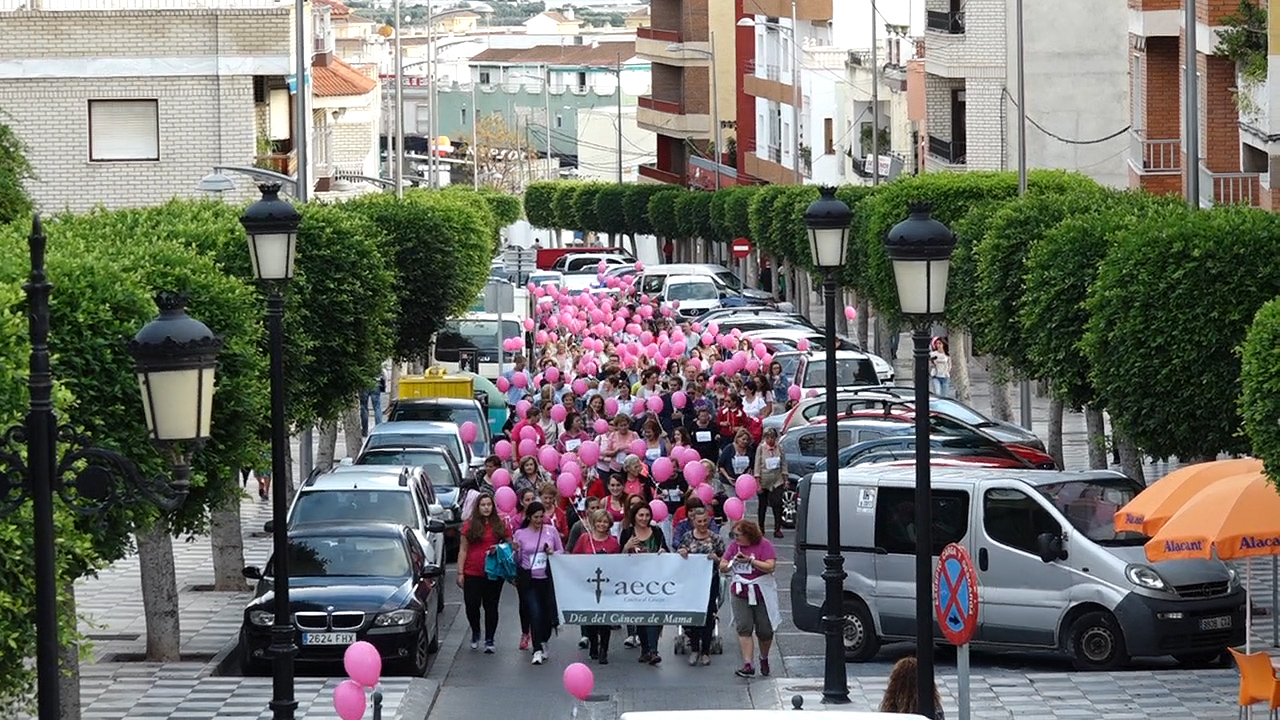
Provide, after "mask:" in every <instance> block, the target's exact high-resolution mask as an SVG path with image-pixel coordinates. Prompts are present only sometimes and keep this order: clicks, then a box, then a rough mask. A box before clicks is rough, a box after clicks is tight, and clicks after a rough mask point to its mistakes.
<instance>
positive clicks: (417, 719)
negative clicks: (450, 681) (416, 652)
mask: <svg viewBox="0 0 1280 720" xmlns="http://www.w3.org/2000/svg"><path fill="white" fill-rule="evenodd" d="M449 608H452V609H453V619H452V620H451V621H450V623H449V632H448V633H447V634H446V635H445V636H444V637H443V638H441V640H440V652H439V653H437V654H436V661H435V663H433V664H432V666H431V667H432V669H433V670H436V669H437V668H439V669H440V670H439V671H438V672H437V673H436V677H435V678H414V680H413V682H412V683H410V685H409V689H408V690H406V691H405V694H404V699H403V700H401V701H400V708H399V710H398V711H397V712H396V720H426V719H427V718H429V717H431V711H432V710H434V709H435V705H436V700H437V699H439V697H440V688H441V687H443V686H444V681H445V679H446V678H448V676H449V673H450V672H452V671H453V664H454V662H455V661H456V660H457V657H458V653H459V652H461V651H462V641H463V640H464V639H466V635H467V633H468V632H470V627H469V626H468V625H467V623H466V620H465V619H464V618H463V617H462V604H461V603H458V604H456V605H453V604H449V605H446V606H445V612H446V613H447V612H448V611H449ZM419 698H420V699H419ZM410 708H416V709H414V710H412V711H411V710H410Z"/></svg>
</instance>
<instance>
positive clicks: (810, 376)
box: [800, 358, 880, 387]
mask: <svg viewBox="0 0 1280 720" xmlns="http://www.w3.org/2000/svg"><path fill="white" fill-rule="evenodd" d="M826 374H827V361H826V360H810V361H809V364H808V366H806V367H805V370H804V382H802V383H800V385H801V386H802V387H825V386H826V384H827V376H826ZM879 382H880V378H879V377H877V376H876V369H875V366H874V365H872V364H871V361H870V360H864V359H862V358H836V385H837V386H841V387H845V386H849V385H875V384H877V383H879Z"/></svg>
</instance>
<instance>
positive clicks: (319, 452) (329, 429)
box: [316, 420, 338, 467]
mask: <svg viewBox="0 0 1280 720" xmlns="http://www.w3.org/2000/svg"><path fill="white" fill-rule="evenodd" d="M337 448H338V423H337V421H336V420H325V421H324V422H321V423H320V445H319V447H318V448H316V467H329V466H331V465H333V455H334V453H335V452H336V451H337Z"/></svg>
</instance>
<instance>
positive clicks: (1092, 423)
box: [1084, 405, 1107, 470]
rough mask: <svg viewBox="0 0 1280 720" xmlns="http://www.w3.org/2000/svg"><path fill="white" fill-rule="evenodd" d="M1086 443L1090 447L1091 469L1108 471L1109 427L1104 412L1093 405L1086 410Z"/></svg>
mask: <svg viewBox="0 0 1280 720" xmlns="http://www.w3.org/2000/svg"><path fill="white" fill-rule="evenodd" d="M1084 426H1085V432H1086V442H1087V443H1088V446H1089V469H1090V470H1106V469H1107V426H1106V423H1105V422H1104V420H1103V417H1102V411H1101V410H1099V409H1097V408H1095V407H1094V406H1092V405H1088V406H1086V407H1085V409H1084Z"/></svg>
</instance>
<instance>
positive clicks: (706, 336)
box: [698, 332, 716, 347]
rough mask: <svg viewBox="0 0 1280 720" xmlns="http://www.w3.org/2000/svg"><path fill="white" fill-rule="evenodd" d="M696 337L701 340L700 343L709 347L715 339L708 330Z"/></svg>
mask: <svg viewBox="0 0 1280 720" xmlns="http://www.w3.org/2000/svg"><path fill="white" fill-rule="evenodd" d="M698 339H699V340H701V341H702V344H703V346H704V347H711V344H712V343H714V342H715V341H716V337H715V336H714V335H712V334H711V333H710V332H704V333H702V337H700V338H698Z"/></svg>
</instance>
